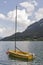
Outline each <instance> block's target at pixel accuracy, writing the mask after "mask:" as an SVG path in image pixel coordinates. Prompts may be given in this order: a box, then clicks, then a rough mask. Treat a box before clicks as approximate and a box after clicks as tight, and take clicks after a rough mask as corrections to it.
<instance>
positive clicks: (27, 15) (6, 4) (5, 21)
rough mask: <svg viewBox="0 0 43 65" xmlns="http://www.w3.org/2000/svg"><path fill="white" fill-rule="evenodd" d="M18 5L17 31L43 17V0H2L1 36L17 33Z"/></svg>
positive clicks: (0, 10) (0, 16) (0, 0)
mask: <svg viewBox="0 0 43 65" xmlns="http://www.w3.org/2000/svg"><path fill="white" fill-rule="evenodd" d="M16 6H17V32H23V31H24V30H25V29H26V28H27V27H28V26H30V25H31V24H33V23H35V22H37V21H38V20H40V19H42V18H43V0H0V37H6V36H10V35H12V34H14V33H15V18H16Z"/></svg>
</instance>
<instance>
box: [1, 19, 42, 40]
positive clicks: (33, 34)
mask: <svg viewBox="0 0 43 65" xmlns="http://www.w3.org/2000/svg"><path fill="white" fill-rule="evenodd" d="M14 40H15V34H13V35H11V36H9V37H5V38H3V39H2V41H14ZM16 40H18V41H19V40H43V19H41V20H39V21H37V22H35V23H34V24H32V25H30V26H28V27H27V29H26V30H25V31H23V32H22V33H21V32H18V33H16Z"/></svg>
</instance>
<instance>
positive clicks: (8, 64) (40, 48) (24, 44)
mask: <svg viewBox="0 0 43 65" xmlns="http://www.w3.org/2000/svg"><path fill="white" fill-rule="evenodd" d="M16 45H17V47H18V48H19V49H21V50H23V51H28V52H32V53H35V55H36V56H37V57H36V59H35V60H34V61H31V62H28V63H27V62H23V61H19V60H11V59H9V58H8V56H7V54H6V51H7V49H8V48H9V49H10V50H12V49H15V47H14V46H15V42H10V41H9V42H4V41H3V42H2V41H1V42H0V65H15V64H16V65H27V64H28V65H43V41H42V42H41V41H31V42H30V41H18V42H17V43H16Z"/></svg>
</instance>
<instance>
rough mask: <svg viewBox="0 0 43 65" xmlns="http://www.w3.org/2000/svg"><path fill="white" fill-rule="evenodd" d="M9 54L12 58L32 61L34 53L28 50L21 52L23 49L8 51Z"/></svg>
mask: <svg viewBox="0 0 43 65" xmlns="http://www.w3.org/2000/svg"><path fill="white" fill-rule="evenodd" d="M8 56H9V58H11V59H16V60H17V59H19V60H24V61H32V60H33V59H34V58H33V55H32V54H31V53H27V52H21V51H16V52H15V51H11V50H10V51H8Z"/></svg>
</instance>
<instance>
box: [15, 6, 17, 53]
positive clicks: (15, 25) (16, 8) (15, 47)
mask: <svg viewBox="0 0 43 65" xmlns="http://www.w3.org/2000/svg"><path fill="white" fill-rule="evenodd" d="M16 32H17V6H16V18H15V52H16Z"/></svg>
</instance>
